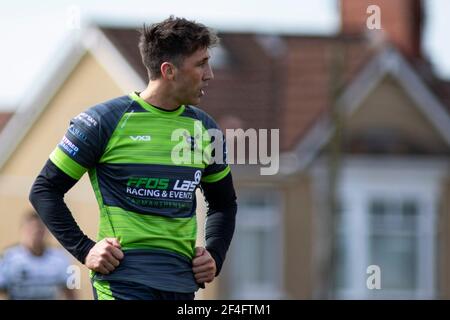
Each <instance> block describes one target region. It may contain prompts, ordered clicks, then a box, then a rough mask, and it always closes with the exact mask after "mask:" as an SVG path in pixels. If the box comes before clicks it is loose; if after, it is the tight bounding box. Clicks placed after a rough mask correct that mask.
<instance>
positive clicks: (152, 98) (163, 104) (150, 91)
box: [139, 80, 180, 111]
mask: <svg viewBox="0 0 450 320" xmlns="http://www.w3.org/2000/svg"><path fill="white" fill-rule="evenodd" d="M168 91H169V90H167V88H166V87H165V86H164V85H163V84H162V83H161V82H160V81H158V80H156V81H150V83H149V84H148V86H147V88H145V90H144V91H142V92H141V93H140V94H139V96H140V97H141V98H142V99H144V100H145V101H146V102H148V103H150V104H151V105H153V106H155V107H158V108H161V109H164V110H167V111H172V110H175V109H177V108H178V107H179V106H180V105H179V103H178V102H177V101H176V100H175V99H174V98H173V97H172V96H171V95H170V94H169V93H168Z"/></svg>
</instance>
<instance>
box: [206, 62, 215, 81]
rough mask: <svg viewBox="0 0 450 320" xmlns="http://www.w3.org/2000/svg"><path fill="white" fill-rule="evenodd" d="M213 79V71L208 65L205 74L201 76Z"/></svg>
mask: <svg viewBox="0 0 450 320" xmlns="http://www.w3.org/2000/svg"><path fill="white" fill-rule="evenodd" d="M213 79H214V73H213V71H212V69H211V66H210V65H208V68H207V69H206V72H205V76H204V77H203V80H213Z"/></svg>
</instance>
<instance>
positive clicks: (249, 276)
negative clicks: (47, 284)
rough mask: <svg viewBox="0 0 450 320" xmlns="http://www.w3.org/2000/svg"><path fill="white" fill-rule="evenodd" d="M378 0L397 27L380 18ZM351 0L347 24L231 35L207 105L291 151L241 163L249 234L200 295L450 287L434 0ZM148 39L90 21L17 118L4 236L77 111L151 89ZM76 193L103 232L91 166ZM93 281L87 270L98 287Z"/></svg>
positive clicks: (2, 184)
mask: <svg viewBox="0 0 450 320" xmlns="http://www.w3.org/2000/svg"><path fill="white" fill-rule="evenodd" d="M369 4H377V5H378V6H379V7H380V9H381V13H382V20H381V21H382V31H377V30H371V31H369V30H367V28H366V19H367V13H366V9H367V7H368V6H369ZM340 9H341V17H342V18H341V20H342V27H341V31H340V32H339V34H337V35H335V36H301V35H283V34H254V33H226V32H223V33H220V34H219V35H220V37H221V39H222V42H221V47H220V48H218V49H215V51H214V52H213V58H212V61H211V63H212V65H213V69H214V74H215V79H214V81H212V82H211V84H210V86H209V87H208V91H207V95H206V96H205V97H204V100H203V101H202V105H201V107H203V108H204V109H205V110H206V111H207V112H209V113H210V114H211V115H213V117H214V118H215V119H216V120H217V121H218V122H219V124H220V125H221V127H222V128H223V129H224V130H226V129H236V128H242V129H244V130H248V129H279V135H280V162H279V172H278V173H277V174H275V175H261V173H260V169H261V167H264V165H250V164H234V165H232V171H233V177H234V181H235V184H236V189H237V193H238V201H239V212H238V220H237V228H236V233H235V238H234V240H233V243H232V245H231V247H230V251H229V253H228V257H227V260H226V262H225V265H224V268H223V271H222V274H221V276H220V277H219V278H218V279H217V281H215V282H214V284H213V285H210V286H207V289H206V290H202V292H201V293H200V295H199V297H200V298H235V299H245V298H263V299H280V298H283V299H315V298H341V299H347V298H350V299H351V298H358V299H361V298H363V299H364V298H385V299H391V298H426V299H428V298H442V299H448V298H450V272H449V271H448V270H450V254H449V252H450V232H449V230H450V216H449V214H450V202H449V199H450V172H449V160H450V114H449V112H450V83H449V82H445V81H443V80H440V79H438V78H436V76H435V75H434V74H433V72H432V68H431V66H430V64H429V63H428V61H427V60H426V58H425V57H424V55H423V53H422V51H421V26H422V24H423V21H422V20H423V17H422V15H423V13H422V12H423V10H422V5H421V2H420V1H418V0H390V1H389V0H378V1H370V3H369V1H366V0H343V1H341V7H340ZM137 39H138V33H137V32H136V30H135V29H134V28H129V29H128V28H123V27H122V28H115V27H107V26H101V27H92V28H91V29H89V30H87V31H86V33H85V34H84V35H83V36H81V37H80V39H78V40H77V41H74V42H73V43H68V44H67V48H66V50H64V51H62V52H61V56H60V57H59V58H58V59H55V62H54V65H52V66H50V67H51V69H50V70H49V74H48V77H47V78H46V79H43V80H42V82H39V84H38V85H37V86H36V87H35V88H33V91H32V92H30V97H28V99H25V101H26V102H25V104H24V105H23V106H22V107H21V108H19V109H18V111H17V112H16V113H15V114H14V116H12V117H11V119H9V121H8V122H7V124H6V126H5V127H4V129H3V131H2V132H1V133H0V150H1V152H0V211H1V212H2V213H4V217H6V218H5V219H7V221H8V226H7V227H6V226H5V225H2V230H1V233H0V246H1V247H4V246H5V245H7V244H8V243H9V242H10V241H12V240H13V239H17V230H16V228H15V226H17V225H18V221H19V214H20V213H21V212H22V211H23V210H26V208H27V206H28V203H27V202H28V201H27V196H28V191H29V188H30V186H31V183H32V181H33V179H34V177H35V176H36V175H37V173H38V172H39V170H40V169H41V166H42V165H43V163H44V162H45V160H46V159H47V157H48V154H49V153H50V152H51V150H52V149H53V148H54V146H55V145H56V144H57V143H58V141H59V139H60V138H61V136H62V135H63V134H64V132H65V130H66V127H67V123H68V121H69V120H70V118H72V117H73V116H74V115H76V114H78V113H79V112H81V111H82V110H84V109H86V107H87V106H90V105H93V104H95V103H97V102H99V101H103V100H106V99H109V98H111V97H114V96H119V95H122V94H124V93H127V92H130V91H132V90H141V89H142V88H144V87H145V84H146V82H147V74H146V71H145V69H144V68H143V66H142V64H141V61H140V56H139V52H138V49H137ZM80 40H81V41H80ZM246 132H248V131H246ZM245 134H246V133H244V137H243V139H244V140H245ZM241 138H242V137H241ZM230 142H232V141H231V140H230ZM248 148H249V147H248ZM246 150H248V149H246ZM246 159H247V160H248V158H246ZM230 160H235V159H230ZM67 202H68V204H69V207H70V208H71V209H73V212H74V215H75V217H76V219H77V221H78V222H79V224H80V226H81V227H82V229H83V230H85V231H86V232H87V233H88V234H89V235H90V236H91V237H95V230H96V221H97V220H96V219H97V215H98V212H97V204H96V202H95V198H94V195H93V193H92V191H91V190H90V186H89V182H88V181H87V179H86V177H83V179H82V181H81V183H78V184H77V185H76V186H75V187H74V189H73V190H71V191H70V192H69V193H68V195H67ZM200 206H201V208H200V210H199V212H204V203H200ZM199 216H201V215H199ZM94 222H95V223H94ZM199 223H200V224H199V225H201V223H202V219H200V222H199ZM199 230H200V231H201V228H199ZM379 276H380V277H379ZM377 277H378V278H377ZM87 281H88V280H87V274H86V272H85V270H84V269H83V280H82V288H81V292H82V297H83V298H90V297H91V293H90V288H89V283H88V282H87ZM373 285H374V286H373ZM378 285H380V289H376V288H377V287H378ZM373 287H375V289H371V288H373Z"/></svg>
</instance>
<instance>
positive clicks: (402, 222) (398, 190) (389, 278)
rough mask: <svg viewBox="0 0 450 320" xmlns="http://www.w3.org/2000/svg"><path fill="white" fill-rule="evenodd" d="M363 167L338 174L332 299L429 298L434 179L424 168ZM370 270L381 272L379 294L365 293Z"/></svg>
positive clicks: (432, 283)
mask: <svg viewBox="0 0 450 320" xmlns="http://www.w3.org/2000/svg"><path fill="white" fill-rule="evenodd" d="M383 166H384V165H383ZM363 167H366V168H363ZM363 167H353V168H352V167H351V166H348V167H345V168H344V170H343V172H342V179H341V184H340V189H339V194H340V200H341V206H340V207H341V209H340V210H339V212H337V213H336V221H337V225H336V233H335V241H334V250H335V260H334V261H335V265H334V267H335V269H334V270H335V272H334V280H335V281H334V290H333V291H334V297H335V298H340V299H347V298H349V299H372V298H376V299H378V298H380V299H431V298H434V297H435V267H436V263H435V237H436V231H435V229H436V226H435V219H436V206H437V199H438V196H439V177H438V175H437V174H435V172H432V171H433V170H427V168H426V166H420V170H418V169H417V168H414V169H413V170H410V169H407V168H401V167H399V168H397V167H395V169H393V168H389V166H386V168H382V166H380V167H377V166H374V165H370V166H367V165H366V166H363ZM367 168H370V169H367ZM370 265H376V266H379V267H380V271H381V273H380V275H381V277H380V280H381V289H380V290H377V289H372V290H370V289H369V288H367V285H366V283H367V282H366V281H367V279H368V277H369V276H370V275H371V274H367V268H368V266H370Z"/></svg>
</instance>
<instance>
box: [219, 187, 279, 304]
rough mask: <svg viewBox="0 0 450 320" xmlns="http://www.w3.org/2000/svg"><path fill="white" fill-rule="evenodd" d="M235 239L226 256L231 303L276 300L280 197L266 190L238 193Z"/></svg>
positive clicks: (259, 189)
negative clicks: (242, 300) (247, 300)
mask: <svg viewBox="0 0 450 320" xmlns="http://www.w3.org/2000/svg"><path fill="white" fill-rule="evenodd" d="M238 195H239V197H238V205H239V210H238V215H237V221H236V231H235V236H234V239H233V242H232V245H231V247H230V251H229V253H228V258H227V259H229V261H228V262H229V265H228V267H229V269H228V277H229V279H230V290H231V291H230V294H229V295H230V298H231V299H279V298H281V294H280V292H281V283H282V263H283V260H282V258H283V255H282V251H283V248H282V243H281V236H282V233H281V219H280V218H281V217H280V215H281V207H280V195H279V194H278V192H277V191H276V190H272V189H267V188H252V189H241V190H239V192H238Z"/></svg>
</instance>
